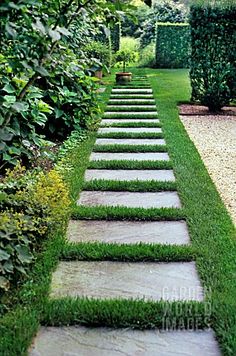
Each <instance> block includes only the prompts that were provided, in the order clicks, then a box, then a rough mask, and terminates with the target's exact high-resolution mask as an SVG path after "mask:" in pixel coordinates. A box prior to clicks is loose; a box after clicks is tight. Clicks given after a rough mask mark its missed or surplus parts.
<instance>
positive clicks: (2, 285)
mask: <svg viewBox="0 0 236 356" xmlns="http://www.w3.org/2000/svg"><path fill="white" fill-rule="evenodd" d="M0 188H1V195H0V209H1V214H0V293H1V291H2V290H7V289H9V287H10V286H11V285H14V284H16V283H18V282H19V281H21V280H22V278H23V277H24V276H25V275H26V274H27V271H28V269H29V267H30V264H31V263H32V261H33V260H34V255H35V252H36V251H38V250H39V248H40V245H41V243H42V241H43V239H44V238H45V237H46V235H47V233H48V232H49V230H50V229H57V228H58V227H60V228H64V229H65V227H66V223H67V219H68V214H69V206H70V200H69V195H68V190H67V188H66V186H65V184H64V183H63V181H62V178H61V177H60V175H59V173H58V172H57V171H55V170H52V171H51V172H49V173H47V174H45V173H43V172H42V171H39V170H34V171H26V169H25V168H24V167H22V166H21V165H19V164H18V165H17V166H16V167H15V168H14V169H13V170H12V171H8V172H7V174H6V177H5V178H4V180H3V181H2V182H1V184H0Z"/></svg>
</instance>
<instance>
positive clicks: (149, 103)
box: [107, 99, 155, 108]
mask: <svg viewBox="0 0 236 356" xmlns="http://www.w3.org/2000/svg"><path fill="white" fill-rule="evenodd" d="M123 100H124V99H123ZM109 105H120V106H122V105H155V102H152V101H150V100H149V101H136V100H133V101H132V102H131V101H127V102H126V101H122V100H116V101H110V102H109ZM107 108H109V106H107Z"/></svg>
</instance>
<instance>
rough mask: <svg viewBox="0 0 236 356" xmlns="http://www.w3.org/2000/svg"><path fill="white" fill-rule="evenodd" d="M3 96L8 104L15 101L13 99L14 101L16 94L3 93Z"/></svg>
mask: <svg viewBox="0 0 236 356" xmlns="http://www.w3.org/2000/svg"><path fill="white" fill-rule="evenodd" d="M3 98H4V100H5V101H6V102H7V103H10V104H13V103H15V101H16V96H15V95H4V97H3Z"/></svg>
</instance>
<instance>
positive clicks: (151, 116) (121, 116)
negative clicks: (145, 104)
mask: <svg viewBox="0 0 236 356" xmlns="http://www.w3.org/2000/svg"><path fill="white" fill-rule="evenodd" d="M157 118H158V116H157V114H150V113H149V114H147V115H145V114H138V115H137V116H135V115H134V114H133V115H132V114H131V115H129V114H128V113H127V114H119V112H117V113H114V114H106V115H104V116H103V119H120V120H122V119H130V120H134V121H135V120H139V119H142V120H146V119H157Z"/></svg>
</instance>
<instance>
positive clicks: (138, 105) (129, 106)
mask: <svg viewBox="0 0 236 356" xmlns="http://www.w3.org/2000/svg"><path fill="white" fill-rule="evenodd" d="M114 108H127V109H128V108H130V109H134V108H141V109H150V108H152V109H154V110H155V109H156V105H151V104H150V105H147V104H146V105H145V104H144V105H140V104H137V105H131V104H123V105H122V104H116V105H110V104H109V105H108V106H107V109H114ZM131 111H132V110H131Z"/></svg>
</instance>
